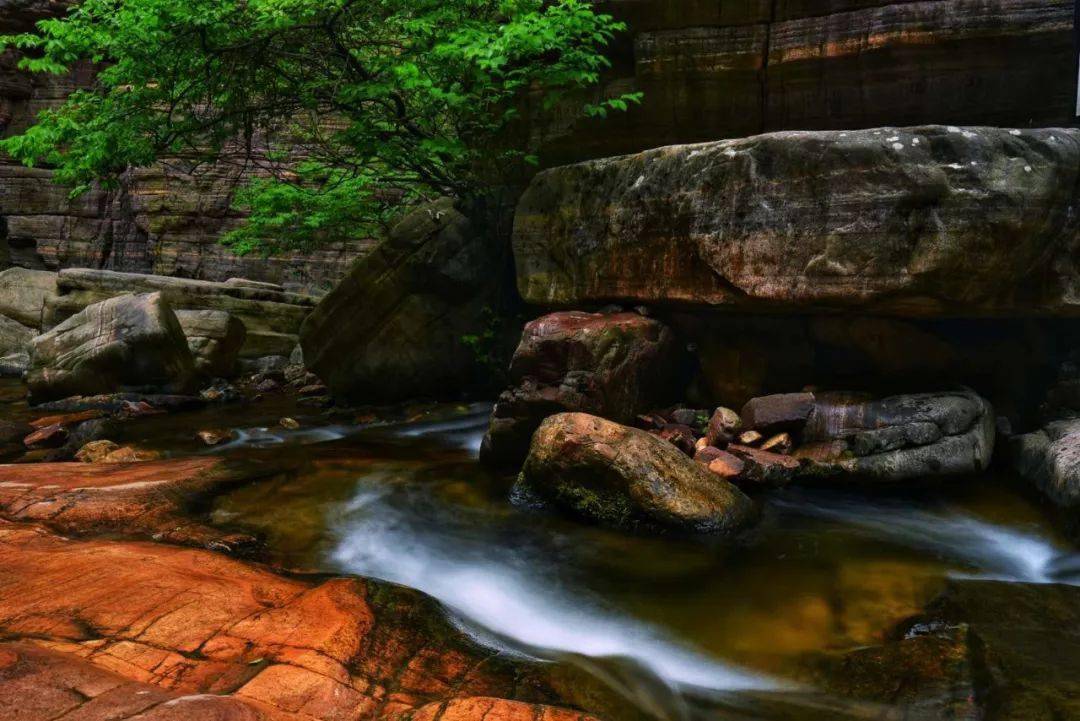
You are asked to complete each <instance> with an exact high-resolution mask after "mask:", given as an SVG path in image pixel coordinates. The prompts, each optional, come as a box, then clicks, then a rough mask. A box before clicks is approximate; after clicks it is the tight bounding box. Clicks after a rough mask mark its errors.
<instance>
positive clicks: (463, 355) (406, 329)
mask: <svg viewBox="0 0 1080 721" xmlns="http://www.w3.org/2000/svg"><path fill="white" fill-rule="evenodd" d="M503 266H504V258H503V253H502V252H500V250H499V248H498V242H497V240H495V239H493V238H491V237H489V236H488V235H487V234H485V233H484V232H483V231H482V230H481V229H480V228H478V227H476V226H474V224H473V223H472V222H471V221H470V220H469V219H468V218H467V217H465V216H464V215H463V214H462V213H461V212H459V211H458V210H457V209H456V208H455V207H454V204H453V202H452V201H451V200H449V199H443V200H440V201H437V202H435V203H432V204H429V205H427V206H424V207H422V208H420V209H418V210H416V211H414V212H412V213H410V214H409V215H408V216H406V217H405V218H404V219H403V220H402V221H401V222H400V223H398V224H397V225H396V226H395V227H394V228H393V229H392V230H391V232H390V234H389V237H387V238H386V239H385V240H384V241H383V242H382V243H380V244H379V245H378V246H377V247H376V248H375V249H373V250H372V251H371V252H370V253H369V254H368V255H366V256H365V257H363V258H361V259H360V260H359V261H357V263H356V264H355V265H354V266H353V267H352V268H351V269H350V270H349V273H348V275H346V277H345V278H343V279H342V280H341V282H340V283H339V284H338V285H337V287H335V288H334V290H332V291H331V292H330V293H329V294H327V295H326V297H324V298H323V299H322V301H320V302H319V305H318V306H317V307H316V308H315V310H314V311H313V312H312V314H311V316H310V317H309V318H308V319H307V320H306V321H305V323H304V326H303V328H302V329H301V332H300V342H301V345H302V347H303V358H304V361H305V363H306V364H307V366H308V367H309V368H311V369H312V370H313V371H314V372H315V373H316V374H317V375H318V376H319V377H320V378H321V379H322V380H323V381H324V382H325V383H326V385H327V386H328V387H329V388H330V390H331V391H332V393H333V395H334V396H335V397H337V398H340V399H343V400H345V401H348V402H352V403H360V404H363V403H384V402H385V403H391V402H396V401H401V400H405V399H408V398H416V397H423V396H431V397H443V398H446V397H450V398H452V397H456V396H457V395H458V394H460V392H461V391H462V389H465V388H468V387H470V386H475V385H476V384H477V381H478V380H479V378H478V375H477V374H478V369H479V359H478V358H477V355H476V352H475V349H474V348H472V347H470V345H469V344H468V343H467V342H466V340H465V339H466V337H467V336H481V335H483V334H484V332H485V331H486V330H489V329H488V328H486V327H485V323H486V322H485V320H484V318H485V312H484V308H485V307H491V306H492V305H497V302H496V298H497V294H498V291H499V288H500V286H501V283H500V280H499V279H500V277H501V275H502V274H503V272H504V267H503Z"/></svg>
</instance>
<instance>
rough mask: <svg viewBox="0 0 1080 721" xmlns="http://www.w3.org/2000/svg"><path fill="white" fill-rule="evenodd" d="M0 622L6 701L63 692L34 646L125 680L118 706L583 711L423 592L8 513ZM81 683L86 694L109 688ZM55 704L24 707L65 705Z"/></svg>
mask: <svg viewBox="0 0 1080 721" xmlns="http://www.w3.org/2000/svg"><path fill="white" fill-rule="evenodd" d="M0 635H2V636H3V637H4V638H6V639H10V640H12V641H15V642H21V643H22V644H23V645H21V646H19V647H18V648H16V649H14V650H13V649H12V647H11V646H0V703H2V702H3V699H9V698H11V697H12V694H13V689H14V690H15V692H17V691H18V690H19V689H24V690H29V691H30V692H31V693H33V694H35V695H39V698H44V697H45V696H46V695H47V694H48V693H54V692H56V689H57V683H56V682H55V680H49V678H48V675H49V674H45V677H42V678H41V679H40V680H39V681H34V680H33V679H32V678H31V679H30V680H29V681H28V680H27V679H26V674H25V673H24V674H22V675H21V676H20V674H19V673H18V672H17V670H18V667H19V665H20V664H19V663H18V662H17V661H16V662H14V663H13V662H12V659H11V654H12V653H15V654H16V655H17V656H18V655H19V654H26V653H30V654H31V655H33V656H35V658H36V661H35V660H34V659H31V661H33V662H34V663H38V665H41V664H45V665H48V663H52V662H53V661H54V660H56V659H58V658H60V656H49V657H48V658H44V657H43V656H41V655H39V654H37V652H36V651H33V650H32V651H30V652H27V651H24V650H21V649H23V648H24V647H25V644H32V646H33V647H35V648H36V649H46V650H48V651H49V652H51V653H52V654H59V655H62V659H61V660H62V661H63V663H62V664H61V665H66V669H67V670H65V671H64V672H63V673H66V674H69V675H70V674H76V675H78V674H82V675H83V676H87V677H90V678H89V680H88V681H86V682H85V683H84V682H78V683H76V684H74V685H75V687H77V688H83V687H84V686H93V687H95V688H98V689H101V688H102V687H103V686H104V687H108V686H110V684H111V685H112V687H113V688H120V689H121V690H120V692H118V693H119V698H118V701H117V707H119V705H120V704H121V703H127V702H129V701H130V700H131V694H130V693H128V692H126V691H124V688H125V687H127V688H129V689H130V688H131V686H130V684H145V685H146V686H148V687H152V688H142V689H141V690H145V691H149V692H150V693H148V694H146V695H147V696H151V697H154V696H155V694H158V695H157V696H156V698H162V696H161V695H160V693H161V692H165V693H167V694H170V696H169V698H170V699H171V700H172V701H173V702H174V703H172V704H171V705H170V704H168V703H165V704H163V706H169V707H170V708H175V707H176V706H181V705H183V704H186V703H188V701H183V702H182V703H181V702H180V701H181V698H179V697H184V698H188V699H194V698H195V697H197V696H198V695H203V694H213V695H214V696H215V697H223V699H224V700H222V701H218V702H215V704H218V703H220V704H222V706H221V707H217V706H215V707H214V708H204V709H202V711H199V709H198V706H197V705H193V707H192V709H193V712H192V713H191V714H189V715H179V716H172V715H164V716H160V717H159V716H149V717H148V718H154V719H157V718H163V719H200V720H202V719H207V718H210V719H219V718H220V719H223V720H224V719H229V720H231V719H233V718H243V719H269V720H276V719H305V720H306V719H335V720H336V719H343V720H344V719H398V718H422V719H427V718H432V719H434V718H454V719H461V720H462V721H465V720H466V719H469V720H471V719H476V721H480V719H485V718H486V719H487V720H488V721H493V720H495V719H505V720H506V721H516V720H517V719H519V718H520V719H536V718H542V719H548V720H549V721H577V720H579V719H584V718H586V717H583V716H582V715H581V714H578V713H575V712H559V711H556V710H553V709H551V710H549V709H548V708H546V707H545V706H544V705H538V704H543V702H551V701H554V700H556V699H555V697H554V694H553V693H552V692H550V691H549V690H548V689H547V687H546V685H545V684H544V682H543V681H542V680H541V678H540V677H539V675H538V673H537V671H536V669H535V668H534V667H532V666H527V665H518V664H514V663H511V662H509V661H508V660H505V659H502V658H500V657H499V655H498V653H497V652H495V651H491V650H487V649H483V648H481V647H480V646H478V645H477V644H475V643H473V642H472V641H470V640H468V639H467V638H465V637H464V636H463V635H462V634H461V633H460V632H457V631H455V630H453V629H452V628H451V627H450V625H449V624H448V623H447V622H446V621H445V620H444V619H443V617H442V615H441V612H440V611H439V610H438V608H437V606H436V605H435V604H434V602H432V601H430V600H428V599H426V598H424V597H422V596H420V595H419V594H416V593H414V592H411V591H407V590H405V589H399V588H396V587H386V586H379V585H377V584H374V583H371V582H365V581H362V580H353V579H344V578H338V579H331V580H328V581H325V582H322V583H312V582H308V581H306V580H303V579H298V578H286V577H282V576H279V575H276V574H274V573H272V572H270V571H269V570H266V569H263V568H262V567H259V566H255V565H252V564H247V563H243V562H240V561H237V560H234V559H230V558H228V557H225V556H223V555H220V554H215V553H211V552H208V551H203V550H197V549H188V548H180V547H176V546H166V545H160V544H152V543H140V542H117V541H102V540H93V541H78V540H70V539H65V538H62V537H59V536H56V535H54V534H52V533H51V532H49V531H47V530H45V529H44V528H42V527H40V526H35V525H29V524H17V523H9V522H2V521H0ZM72 659H81V660H82V661H83V662H85V663H87V664H89V665H90V666H92V668H93V670H91V669H89V668H88V667H87V666H85V665H77V666H72V664H73V663H74V661H73V660H72ZM56 662H57V663H60V661H56ZM30 665H31V667H32V666H33V663H31V664H30ZM13 669H15V670H14V671H13ZM24 669H25V666H24ZM99 672H100V673H99ZM55 675H56V674H53V676H54V677H55ZM64 685H65V684H64V683H60V684H59V686H60V687H61V690H63V687H64ZM67 685H68V686H69V687H70V686H71V685H72V684H70V683H69V684H67ZM38 689H40V694H39V691H38ZM108 690H109V689H108V688H105V690H104V691H101V693H107V692H108ZM82 693H83V695H84V696H88V697H91V700H90V701H87V702H86V703H91V702H95V701H97V698H96V696H100V694H97V695H95V694H93V693H87V692H85V691H83V692H82ZM477 697H481V698H482V699H486V700H478V699H477ZM228 699H231V700H233V701H234V702H235V703H236V704H237V705H238V706H242V707H246V708H243V709H241V710H243V712H244V714H246V715H236V714H237V713H239V711H237V709H236V708H234V707H233V706H231V705H229V704H226V703H225V700H228ZM503 699H510V700H508V701H504V700H503ZM195 700H197V699H195ZM191 702H192V703H193V704H194V700H192V701H191ZM101 703H102V704H103V705H107V702H106V701H101ZM46 705H47V704H46ZM0 708H2V707H0ZM47 710H48V709H45V710H44V711H42V713H40V714H37V713H34V712H30V713H27V714H26V715H25V716H24V717H25V718H26V719H28V720H29V721H37V719H42V720H43V721H44V719H52V718H55V715H53V716H50V715H46V713H45V711H47ZM135 713H137V712H135ZM162 713H164V711H162ZM125 714H126V715H125ZM214 714H217V715H214ZM134 715H135V714H134V713H128V712H126V711H124V712H123V713H117V714H115V715H113V716H108V715H105V716H104V717H105V718H119V719H123V718H130V717H132V716H134ZM138 718H140V719H142V718H143V717H142V716H138Z"/></svg>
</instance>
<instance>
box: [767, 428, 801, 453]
mask: <svg viewBox="0 0 1080 721" xmlns="http://www.w3.org/2000/svg"><path fill="white" fill-rule="evenodd" d="M794 448H795V443H794V442H793V441H792V440H791V434H790V433H779V434H777V435H775V436H773V437H772V438H770V439H769V440H767V441H765V442H764V443H762V444H761V450H763V451H769V452H770V453H780V454H782V455H785V456H786V455H787V454H789V453H791V451H792V450H794Z"/></svg>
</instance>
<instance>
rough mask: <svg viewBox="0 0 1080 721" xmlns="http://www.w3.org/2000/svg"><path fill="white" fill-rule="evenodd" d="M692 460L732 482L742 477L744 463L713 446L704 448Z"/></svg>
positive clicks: (744, 468) (744, 467)
mask: <svg viewBox="0 0 1080 721" xmlns="http://www.w3.org/2000/svg"><path fill="white" fill-rule="evenodd" d="M694 460H695V461H697V462H698V463H700V464H701V465H703V466H705V467H706V468H708V469H709V472H710V473H714V474H716V475H718V476H720V477H721V478H725V479H727V480H730V481H734V480H735V479H737V478H740V477H741V476H742V475H743V472H744V471H745V470H746V463H745V462H744V461H743V460H742V459H740V458H739V457H738V456H736V455H734V454H732V453H729V452H727V451H722V450H720V449H719V448H715V447H713V446H706V447H705V448H702V449H701V450H699V451H698V452H697V454H695V456H694Z"/></svg>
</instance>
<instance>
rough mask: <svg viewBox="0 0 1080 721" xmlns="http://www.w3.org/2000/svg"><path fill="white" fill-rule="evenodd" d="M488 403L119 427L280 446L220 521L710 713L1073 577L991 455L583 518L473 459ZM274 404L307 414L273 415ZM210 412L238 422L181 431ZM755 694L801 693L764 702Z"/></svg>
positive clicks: (674, 703)
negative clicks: (699, 512)
mask: <svg viewBox="0 0 1080 721" xmlns="http://www.w3.org/2000/svg"><path fill="white" fill-rule="evenodd" d="M0 390H2V389H0ZM0 395H2V394H0ZM282 403H285V401H282ZM489 410H490V408H489V406H486V405H483V404H476V405H468V406H466V405H449V406H446V405H444V406H428V407H424V408H422V409H420V410H419V411H417V412H415V413H412V414H410V413H405V414H404V415H405V416H406V417H408V418H410V420H405V421H402V422H396V423H385V422H374V423H367V424H366V425H365V424H358V423H356V422H355V420H352V421H344V420H341V419H338V420H337V421H328V420H327V419H326V418H325V417H324V416H322V415H321V412H319V411H313V410H312V409H298V408H295V407H286V406H281V407H278V406H274V405H273V403H271V404H270V405H268V406H267V405H260V406H257V407H255V406H252V407H250V408H246V409H230V408H229V407H225V408H224V409H221V408H218V409H207V410H205V411H199V412H196V413H188V414H176V415H175V416H163V417H159V418H149V419H147V420H146V422H141V423H139V424H135V425H134V426H133V427H132V428H131V429H130V430H129V431H128V433H129V436H130V437H128V438H125V439H123V440H124V441H126V442H134V443H137V444H139V445H141V446H143V447H148V448H157V449H159V450H162V451H165V452H167V453H176V454H177V455H190V454H192V453H215V454H226V455H229V456H236V457H255V458H261V459H268V460H271V461H274V462H276V463H279V464H280V467H281V468H282V472H281V473H280V474H279V475H277V476H276V477H274V478H272V479H269V480H266V481H262V482H260V483H257V484H253V485H249V486H245V487H242V488H240V489H238V490H235V491H233V492H232V493H230V494H228V495H226V496H223V497H221V498H219V499H217V501H216V502H215V504H214V506H213V509H212V510H211V519H212V520H213V522H215V523H217V524H221V525H228V526H240V527H244V528H248V529H253V530H256V531H258V532H259V533H260V534H262V535H263V536H264V537H265V539H266V541H267V544H268V553H269V555H270V560H271V561H273V562H274V563H275V564H279V565H281V566H283V567H286V568H289V569H294V570H297V571H302V572H329V573H340V574H355V575H358V576H364V577H372V578H376V579H380V580H384V581H389V582H392V583H397V584H401V585H404V586H408V587H411V588H414V589H418V590H420V591H423V592H424V593H427V594H429V595H430V596H433V597H435V598H436V599H438V600H439V601H440V602H441V603H442V604H443V605H444V606H445V607H446V608H447V609H448V611H449V613H450V614H451V616H452V618H453V619H454V620H455V622H456V623H457V624H458V625H459V626H460V627H461V628H463V629H464V630H466V631H467V632H469V633H470V634H472V635H473V636H474V637H476V638H477V639H478V640H480V641H481V642H483V643H486V644H490V645H492V646H495V647H498V648H500V649H502V650H504V651H506V652H507V653H511V654H520V655H522V656H527V657H530V658H534V659H541V660H560V661H570V662H572V663H575V664H577V665H578V666H580V667H582V668H586V669H587V670H589V671H590V672H591V673H593V674H594V675H596V676H597V677H598V678H600V679H602V680H603V681H604V682H605V683H607V684H609V685H610V686H612V687H613V688H615V689H616V690H617V691H619V693H620V694H621V695H622V696H623V697H625V698H627V699H628V700H629V701H630V702H631V703H632V704H634V705H635V706H636V707H637V708H638V709H640V710H641V711H642V712H643V713H644V715H645V716H646V717H653V718H659V719H665V720H667V719H670V720H672V721H674V720H676V719H691V718H716V716H713V715H709V714H708V713H704V712H702V711H701V709H703V708H715V707H716V706H717V705H718V704H719V705H722V706H724V707H725V708H727V710H728V711H729V713H728V715H725V716H724V718H729V717H733V716H734V717H745V718H777V719H779V718H789V717H799V718H807V717H813V718H818V717H819V715H820V717H822V718H827V717H829V708H830V707H829V704H832V703H838V702H836V701H835V700H830V699H824V698H822V697H821V696H820V695H818V694H816V693H815V691H814V689H813V688H812V687H811V686H809V685H808V682H807V679H806V675H805V673H804V669H805V666H806V663H807V661H808V660H809V659H813V658H814V657H815V656H816V655H819V654H825V653H831V652H841V651H845V650H848V649H852V648H856V647H860V646H865V645H870V644H874V643H880V642H881V641H882V640H883V638H884V635H885V633H886V632H887V631H888V630H889V629H891V628H892V627H893V626H895V625H896V624H897V623H898V622H900V621H902V620H904V619H905V618H908V617H911V616H912V615H914V614H916V613H918V612H919V611H920V609H921V608H923V606H924V605H925V603H926V602H927V601H928V600H930V599H931V598H932V597H933V596H934V595H935V594H936V593H937V592H938V591H939V590H940V589H941V587H942V585H943V583H944V582H945V580H946V579H948V578H950V577H954V578H955V577H965V578H986V579H996V580H1005V581H1023V582H1028V583H1080V572H1078V571H1080V562H1077V559H1076V557H1075V555H1074V552H1073V551H1072V550H1071V547H1070V545H1069V544H1068V543H1067V541H1066V540H1065V539H1064V538H1063V537H1062V536H1061V535H1060V534H1059V533H1058V532H1056V531H1055V530H1054V527H1053V525H1052V523H1051V522H1050V520H1049V519H1048V518H1046V517H1045V515H1044V513H1043V511H1042V509H1041V508H1040V507H1039V505H1038V504H1037V503H1036V502H1035V501H1033V500H1032V499H1031V498H1029V497H1028V496H1027V495H1026V494H1024V493H1022V492H1021V491H1020V490H1018V489H1017V488H1016V487H1014V484H1013V483H1011V479H1009V478H1008V477H999V476H994V475H988V476H986V477H983V478H978V479H973V480H971V481H969V482H964V483H959V484H953V485H951V486H950V485H946V486H940V487H936V488H923V489H917V490H913V491H911V492H909V493H903V494H901V493H895V492H892V493H886V492H883V491H881V490H880V489H878V490H877V491H872V492H865V493H857V492H837V491H826V490H807V489H801V490H795V489H788V490H783V491H776V492H773V493H771V494H770V495H767V496H765V497H764V498H763V499H762V500H763V514H762V521H761V523H760V524H759V526H758V527H757V528H756V529H755V530H754V531H753V532H752V533H751V534H750V535H749V536H748V537H747V538H745V539H743V540H742V541H740V542H739V543H737V544H731V543H721V542H717V541H711V540H709V539H701V538H682V537H676V536H671V537H665V536H661V537H642V536H634V535H629V534H626V533H620V532H615V531H608V530H604V529H600V528H595V527H590V526H585V525H582V524H579V523H576V522H574V521H571V520H568V519H565V518H562V517H559V516H558V515H556V514H553V513H550V512H548V511H545V510H542V509H536V508H531V507H529V506H528V505H527V504H523V503H515V502H514V500H513V497H512V496H513V494H512V490H511V486H512V479H508V478H502V477H498V476H494V475H491V474H488V473H486V472H485V471H483V470H482V469H481V468H480V466H479V465H478V464H477V462H476V455H477V450H478V448H479V444H480V439H481V437H482V435H483V432H484V428H485V426H486V422H487V415H488V412H489ZM285 413H292V414H294V415H296V417H297V418H298V419H299V420H300V422H301V428H299V429H297V430H292V431H290V430H285V429H283V428H280V427H278V426H277V425H276V424H274V423H273V422H272V421H270V420H268V419H272V418H276V417H279V414H281V415H284V414H285ZM303 413H307V414H308V415H306V416H305V415H302V414H303ZM223 420H224V423H225V424H229V425H233V424H235V425H234V426H233V427H234V430H235V433H234V440H233V441H232V442H230V443H227V444H224V445H221V446H217V447H214V448H207V447H205V446H202V445H201V444H200V443H199V442H198V441H196V440H194V438H193V429H198V428H200V427H206V425H202V426H200V425H198V424H200V423H204V424H209V422H210V421H214V422H216V423H217V424H218V426H219V427H220V425H222V422H223ZM367 420H370V419H367ZM181 428H182V429H184V430H181ZM178 438H181V439H183V440H182V441H178V440H177V439H178ZM763 697H768V698H787V699H793V700H794V701H793V703H797V704H798V705H799V707H800V708H802V709H803V710H804V711H805V710H806V709H807V708H809V707H811V706H813V707H814V710H815V713H812V714H806V713H796V714H794V716H790V715H788V714H786V713H779V712H778V713H776V714H773V713H772V712H771V711H769V710H767V709H769V708H772V707H771V706H769V705H768V704H765V705H763V704H762V703H760V699H761V698H763ZM732 709H735V712H733V713H730V712H732ZM845 710H846V712H849V713H852V709H851V708H847V709H845ZM852 715H854V716H859V715H860V714H859V713H857V712H856V713H852Z"/></svg>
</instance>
